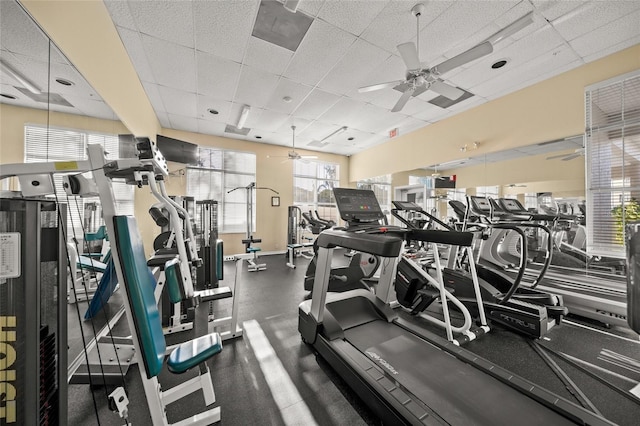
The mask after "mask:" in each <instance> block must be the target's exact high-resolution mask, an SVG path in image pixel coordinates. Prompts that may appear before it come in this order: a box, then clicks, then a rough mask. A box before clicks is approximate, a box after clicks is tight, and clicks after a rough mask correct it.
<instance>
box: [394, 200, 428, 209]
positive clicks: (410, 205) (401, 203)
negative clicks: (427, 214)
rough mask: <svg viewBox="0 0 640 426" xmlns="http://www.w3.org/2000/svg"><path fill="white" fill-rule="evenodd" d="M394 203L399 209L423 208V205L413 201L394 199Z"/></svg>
mask: <svg viewBox="0 0 640 426" xmlns="http://www.w3.org/2000/svg"><path fill="white" fill-rule="evenodd" d="M392 203H393V205H394V206H395V207H396V208H397V209H398V210H403V211H412V210H418V211H420V210H422V207H420V206H419V205H418V204H416V203H414V202H412V201H392Z"/></svg>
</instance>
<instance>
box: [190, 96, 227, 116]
mask: <svg viewBox="0 0 640 426" xmlns="http://www.w3.org/2000/svg"><path fill="white" fill-rule="evenodd" d="M196 102H197V108H198V111H197V112H198V115H197V118H198V120H200V119H202V120H207V121H215V122H219V123H228V122H229V121H228V118H229V112H230V111H231V102H230V101H221V100H220V99H216V98H212V97H209V96H203V95H197V101H196ZM209 109H214V110H216V111H218V114H211V113H210V112H209V111H208V110H209Z"/></svg>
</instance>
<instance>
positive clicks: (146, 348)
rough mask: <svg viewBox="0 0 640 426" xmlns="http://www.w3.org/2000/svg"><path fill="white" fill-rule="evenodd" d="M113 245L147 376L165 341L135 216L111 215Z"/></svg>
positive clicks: (158, 365)
mask: <svg viewBox="0 0 640 426" xmlns="http://www.w3.org/2000/svg"><path fill="white" fill-rule="evenodd" d="M113 225H114V228H115V241H114V242H112V243H115V244H114V245H115V247H116V250H117V253H118V259H120V265H121V267H122V274H123V276H124V277H123V278H124V287H125V288H126V289H127V296H128V298H129V305H130V307H131V314H132V316H133V318H132V319H133V323H134V324H135V328H136V330H135V333H136V335H137V338H138V342H139V345H140V350H141V351H142V354H140V355H141V358H142V360H143V364H144V368H145V370H146V372H147V377H148V378H151V377H155V376H157V375H158V374H159V373H160V370H161V369H162V363H163V361H164V352H165V349H166V343H165V340H164V334H163V333H162V321H161V319H160V313H159V312H158V305H157V304H156V299H155V297H154V294H153V293H154V288H155V286H156V283H155V278H154V277H153V275H152V274H151V271H150V270H149V267H148V266H147V260H146V258H145V254H144V246H143V244H142V238H141V237H140V231H139V230H138V224H137V222H136V219H135V218H134V217H132V216H115V217H114V218H113Z"/></svg>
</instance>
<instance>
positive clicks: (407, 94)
mask: <svg viewBox="0 0 640 426" xmlns="http://www.w3.org/2000/svg"><path fill="white" fill-rule="evenodd" d="M414 90H415V89H407V90H405V91H404V93H403V94H402V96H400V99H398V102H396V104H395V105H394V106H393V108H392V109H391V112H398V111H400V110H401V109H402V108H404V106H405V105H406V104H407V102H409V99H410V98H411V95H413V91H414Z"/></svg>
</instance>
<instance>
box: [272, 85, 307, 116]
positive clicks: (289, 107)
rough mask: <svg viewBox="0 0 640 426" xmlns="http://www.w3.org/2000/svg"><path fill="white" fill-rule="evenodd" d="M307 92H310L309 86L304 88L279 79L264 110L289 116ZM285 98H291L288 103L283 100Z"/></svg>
mask: <svg viewBox="0 0 640 426" xmlns="http://www.w3.org/2000/svg"><path fill="white" fill-rule="evenodd" d="M309 92H311V86H306V85H304V84H299V83H296V82H295V81H292V80H289V79H286V78H281V79H280V81H279V82H278V85H277V86H276V89H275V91H274V92H273V94H272V95H271V97H270V98H269V101H268V102H267V105H266V108H267V109H270V110H273V111H278V112H283V113H285V114H291V113H292V112H293V111H294V110H295V109H296V107H297V106H298V105H299V104H300V103H301V102H302V101H303V100H304V99H305V98H306V97H307V95H308V94H309ZM286 96H288V97H290V98H291V101H290V102H285V101H284V100H283V98H284V97H286Z"/></svg>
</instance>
